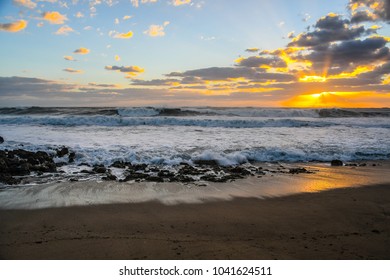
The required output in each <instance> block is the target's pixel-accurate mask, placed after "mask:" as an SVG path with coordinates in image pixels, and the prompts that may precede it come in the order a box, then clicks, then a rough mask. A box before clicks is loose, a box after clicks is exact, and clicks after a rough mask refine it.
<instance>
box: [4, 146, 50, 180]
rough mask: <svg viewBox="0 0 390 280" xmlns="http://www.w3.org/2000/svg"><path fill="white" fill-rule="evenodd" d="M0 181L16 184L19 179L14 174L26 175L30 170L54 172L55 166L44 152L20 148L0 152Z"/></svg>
mask: <svg viewBox="0 0 390 280" xmlns="http://www.w3.org/2000/svg"><path fill="white" fill-rule="evenodd" d="M0 167H1V168H0V175H1V176H0V181H1V182H3V183H5V184H17V183H19V182H20V179H15V178H14V176H26V175H29V174H30V173H31V172H33V171H35V172H56V171H57V168H56V165H55V164H54V162H53V159H52V157H50V156H49V155H48V154H47V153H45V152H30V151H25V150H22V149H17V150H13V151H1V152H0Z"/></svg>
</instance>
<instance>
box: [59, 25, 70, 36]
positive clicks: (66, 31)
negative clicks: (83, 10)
mask: <svg viewBox="0 0 390 280" xmlns="http://www.w3.org/2000/svg"><path fill="white" fill-rule="evenodd" d="M70 32H75V31H74V30H73V28H72V27H69V26H67V25H64V26H61V27H60V28H59V29H58V30H57V31H56V32H55V34H57V35H68V34H69V33H70Z"/></svg>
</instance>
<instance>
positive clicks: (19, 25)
mask: <svg viewBox="0 0 390 280" xmlns="http://www.w3.org/2000/svg"><path fill="white" fill-rule="evenodd" d="M26 27H27V21H25V20H19V21H15V22H11V23H0V31H6V32H19V31H21V30H23V29H25V28H26Z"/></svg>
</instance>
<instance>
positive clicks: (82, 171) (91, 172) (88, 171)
mask: <svg viewBox="0 0 390 280" xmlns="http://www.w3.org/2000/svg"><path fill="white" fill-rule="evenodd" d="M80 173H84V174H95V172H93V171H91V170H86V169H83V170H81V171H80Z"/></svg>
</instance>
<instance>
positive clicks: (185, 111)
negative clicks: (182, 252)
mask: <svg viewBox="0 0 390 280" xmlns="http://www.w3.org/2000/svg"><path fill="white" fill-rule="evenodd" d="M1 115H49V116H52V115H56V116H57V115H63V116H67V115H71V116H74V115H80V116H85V115H90V116H92V115H93V116H121V117H161V116H168V117H191V116H193V117H195V116H227V117H247V118H305V117H306V118H351V117H354V118H370V117H386V118H387V117H390V109H389V108H380V109H369V108H365V109H338V108H331V109H297V108H251V107H246V108H234V107H227V108H217V107H182V108H163V107H120V108H113V107H99V108H93V107H17V108H0V116H1Z"/></svg>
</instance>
